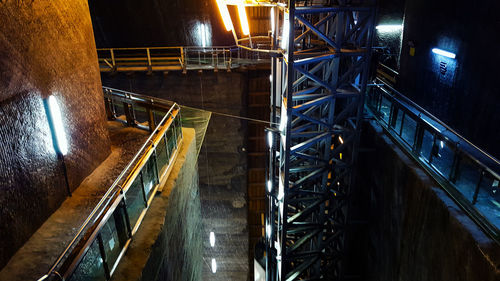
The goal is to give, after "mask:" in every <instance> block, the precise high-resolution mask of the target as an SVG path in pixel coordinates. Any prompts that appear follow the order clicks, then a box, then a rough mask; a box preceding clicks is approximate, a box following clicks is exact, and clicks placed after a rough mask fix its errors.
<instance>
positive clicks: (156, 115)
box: [153, 110, 165, 124]
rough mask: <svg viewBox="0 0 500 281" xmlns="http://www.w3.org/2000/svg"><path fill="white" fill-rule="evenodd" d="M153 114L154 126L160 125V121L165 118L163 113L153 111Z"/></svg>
mask: <svg viewBox="0 0 500 281" xmlns="http://www.w3.org/2000/svg"><path fill="white" fill-rule="evenodd" d="M153 112H154V119H155V123H156V124H160V122H161V120H162V119H163V117H164V116H165V112H163V111H157V110H155V111H153Z"/></svg>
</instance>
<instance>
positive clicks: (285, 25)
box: [281, 13, 290, 50]
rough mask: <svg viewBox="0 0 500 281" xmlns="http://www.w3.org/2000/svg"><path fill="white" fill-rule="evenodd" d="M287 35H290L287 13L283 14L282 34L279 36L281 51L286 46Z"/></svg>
mask: <svg viewBox="0 0 500 281" xmlns="http://www.w3.org/2000/svg"><path fill="white" fill-rule="evenodd" d="M288 33H290V21H289V20H288V13H285V18H284V21H283V34H282V35H281V49H283V50H285V49H286V48H287V46H288Z"/></svg>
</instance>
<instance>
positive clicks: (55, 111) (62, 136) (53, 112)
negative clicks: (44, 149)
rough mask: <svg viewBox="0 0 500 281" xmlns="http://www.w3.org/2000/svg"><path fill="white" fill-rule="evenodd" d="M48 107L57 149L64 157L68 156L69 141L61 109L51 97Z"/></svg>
mask: <svg viewBox="0 0 500 281" xmlns="http://www.w3.org/2000/svg"><path fill="white" fill-rule="evenodd" d="M48 106H49V111H50V117H51V119H52V127H53V129H54V130H55V135H56V143H57V148H58V149H59V152H61V154H62V155H66V153H68V141H67V139H66V133H65V132H64V127H63V123H62V117H61V109H60V107H59V104H58V103H57V100H56V98H55V97H54V96H49V98H48Z"/></svg>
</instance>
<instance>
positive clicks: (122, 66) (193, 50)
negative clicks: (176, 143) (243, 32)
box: [97, 46, 270, 73]
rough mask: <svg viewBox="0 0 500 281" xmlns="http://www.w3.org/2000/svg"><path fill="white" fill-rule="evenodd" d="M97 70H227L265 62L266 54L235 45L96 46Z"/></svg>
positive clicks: (267, 59) (266, 62)
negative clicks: (99, 47) (107, 47)
mask: <svg viewBox="0 0 500 281" xmlns="http://www.w3.org/2000/svg"><path fill="white" fill-rule="evenodd" d="M97 55H98V58H99V68H100V70H101V72H114V71H118V72H134V71H142V72H149V73H151V72H153V71H184V72H185V71H187V70H215V71H217V70H227V71H230V70H231V69H234V68H238V67H241V66H244V65H256V64H261V63H265V64H269V62H270V60H269V58H270V57H269V54H266V53H261V52H252V51H250V50H245V49H241V48H238V47H236V46H225V47H147V48H109V49H97Z"/></svg>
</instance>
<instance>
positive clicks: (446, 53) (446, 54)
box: [432, 48, 457, 59]
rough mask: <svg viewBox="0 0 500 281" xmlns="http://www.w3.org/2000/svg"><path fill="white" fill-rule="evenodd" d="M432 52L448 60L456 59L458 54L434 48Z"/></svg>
mask: <svg viewBox="0 0 500 281" xmlns="http://www.w3.org/2000/svg"><path fill="white" fill-rule="evenodd" d="M432 52H433V53H434V54H438V55H441V56H445V57H447V58H451V59H455V58H456V56H457V55H456V54H454V53H451V52H448V51H445V50H441V49H438V48H433V49H432Z"/></svg>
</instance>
